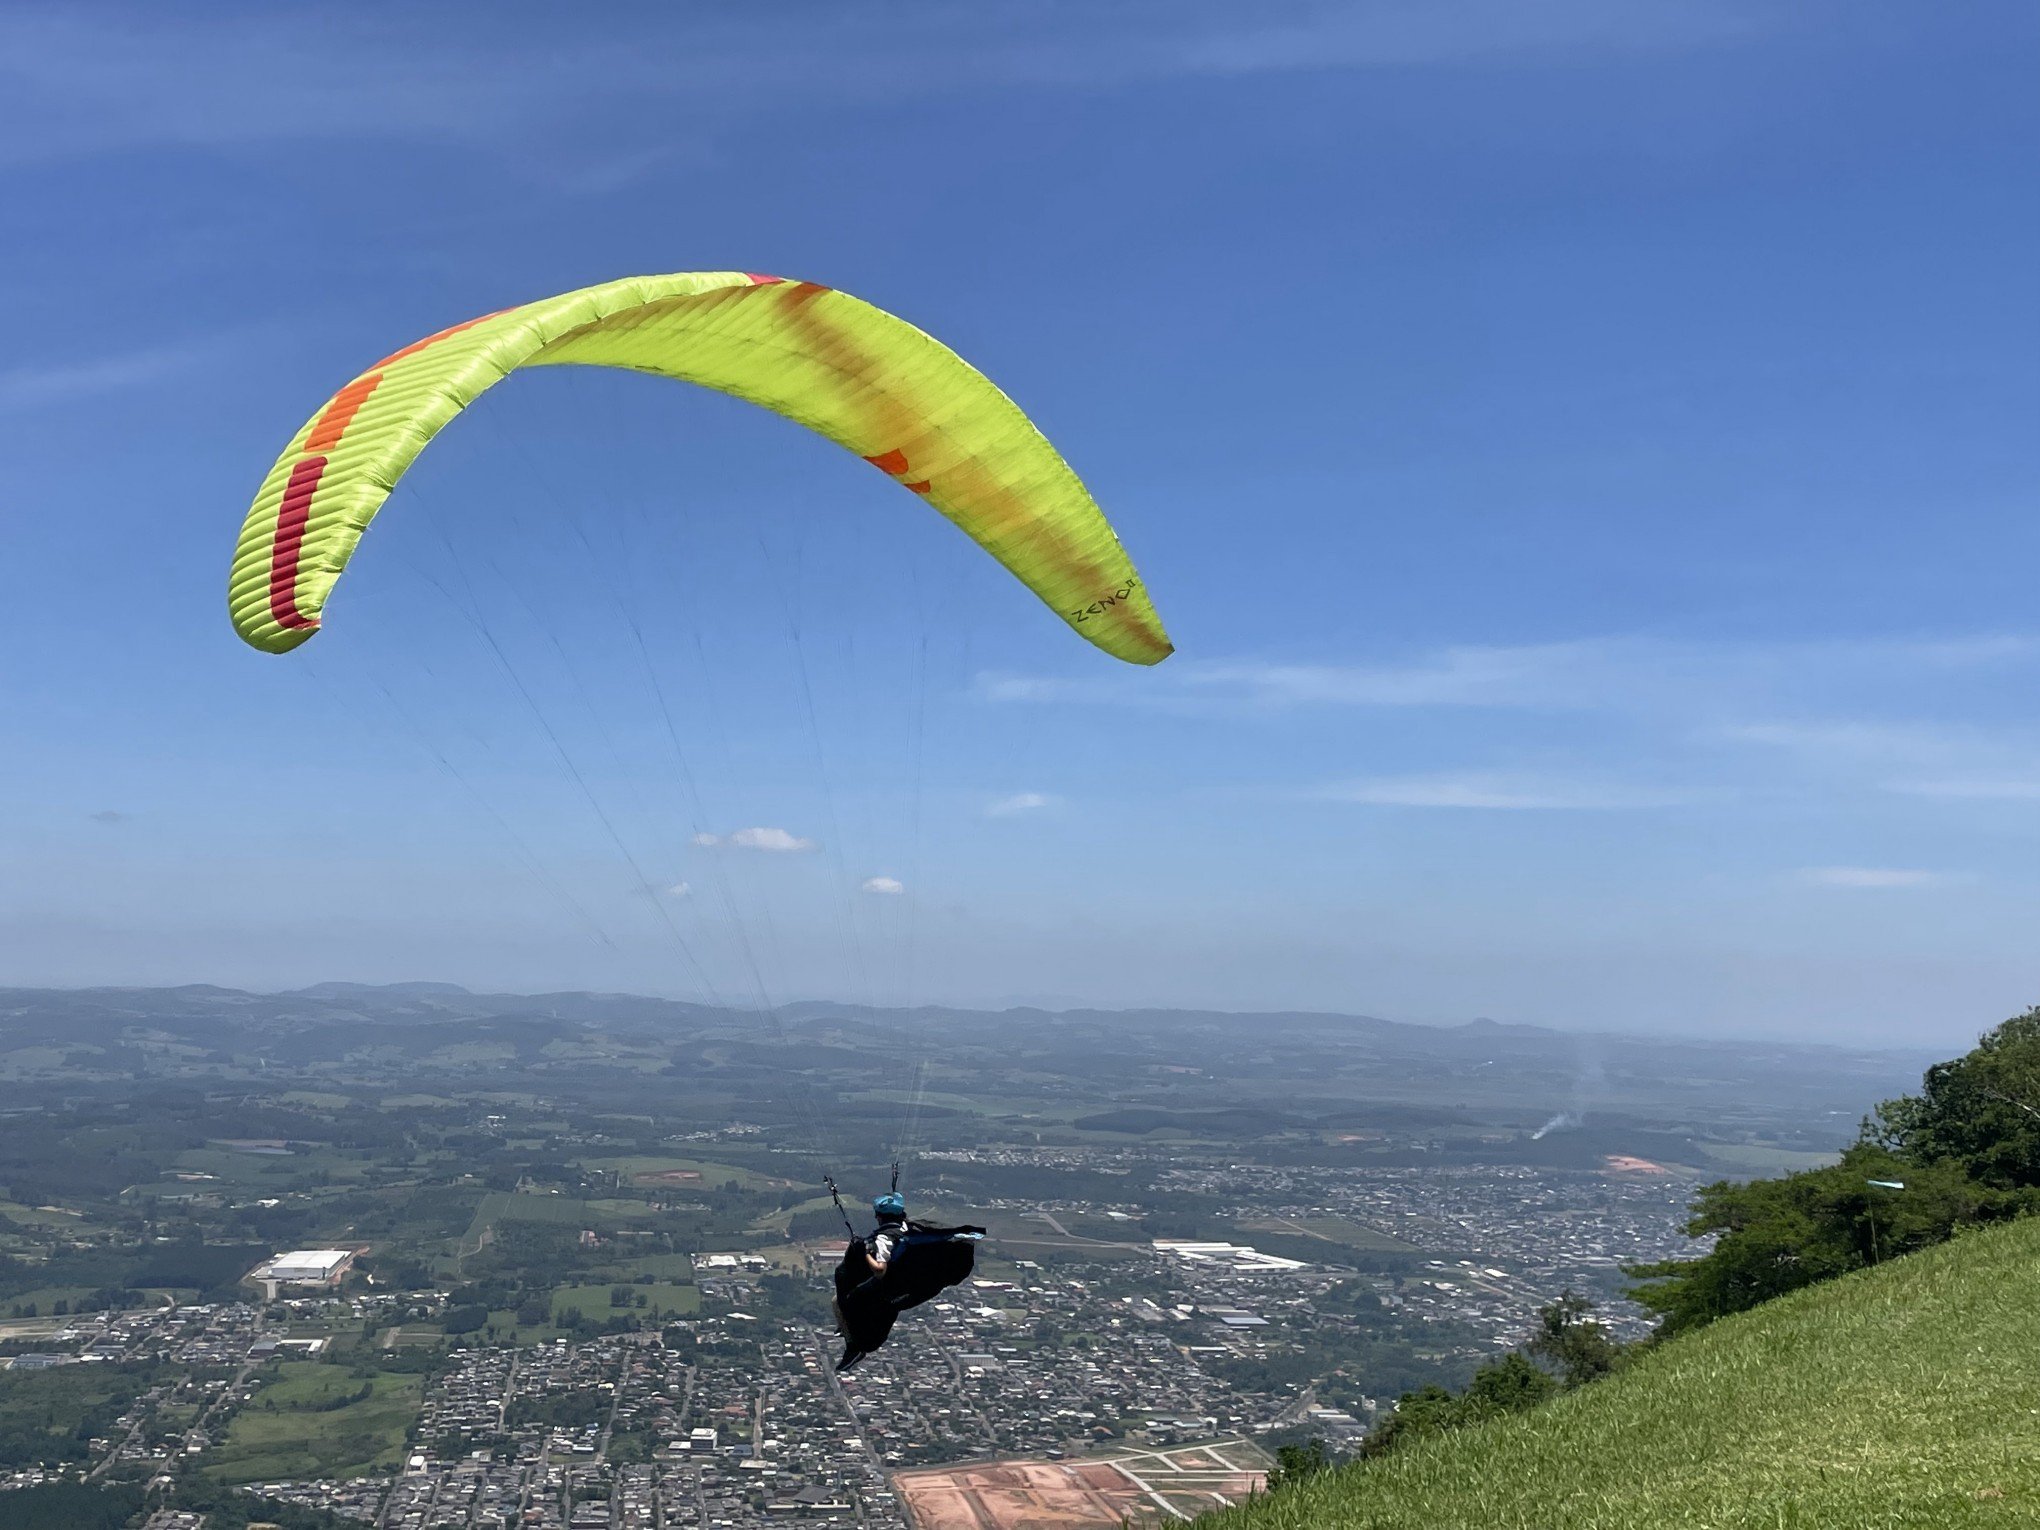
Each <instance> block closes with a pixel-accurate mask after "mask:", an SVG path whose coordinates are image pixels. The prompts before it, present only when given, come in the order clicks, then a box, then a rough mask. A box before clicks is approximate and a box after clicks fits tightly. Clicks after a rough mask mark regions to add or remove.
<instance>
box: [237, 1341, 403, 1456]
mask: <svg viewBox="0 0 2040 1530" xmlns="http://www.w3.org/2000/svg"><path fill="white" fill-rule="evenodd" d="M277 1369H278V1373H279V1375H278V1379H277V1380H275V1381H273V1382H271V1383H270V1384H269V1385H267V1386H265V1387H263V1388H262V1389H261V1390H260V1391H258V1392H257V1393H256V1394H255V1397H254V1399H253V1401H251V1402H250V1403H249V1404H248V1405H247V1406H246V1407H244V1408H243V1409H242V1410H241V1411H240V1412H239V1413H237V1414H236V1415H235V1416H234V1422H233V1425H232V1426H231V1427H230V1428H229V1429H228V1431H227V1437H226V1439H225V1440H224V1441H223V1442H222V1443H221V1444H220V1445H219V1446H218V1448H217V1449H215V1450H213V1451H212V1452H211V1453H210V1454H209V1455H208V1456H207V1458H206V1463H205V1469H206V1473H207V1475H209V1476H211V1477H213V1478H215V1479H216V1480H218V1481H221V1482H259V1481H263V1480H266V1479H270V1478H278V1477H363V1476H367V1475H369V1474H370V1473H373V1472H387V1471H395V1470H396V1469H397V1468H398V1467H400V1466H402V1465H403V1456H404V1431H405V1430H406V1429H407V1428H408V1427H409V1426H410V1423H411V1420H412V1419H413V1418H414V1417H416V1416H417V1412H418V1399H419V1396H420V1394H421V1392H422V1390H423V1384H424V1378H423V1377H420V1376H402V1375H394V1374H391V1373H388V1372H383V1371H377V1372H375V1373H373V1374H372V1375H370V1376H368V1377H367V1378H363V1377H360V1376H356V1375H354V1374H353V1372H352V1370H351V1368H350V1367H347V1366H341V1365H321V1364H320V1363H319V1362H317V1361H316V1360H287V1361H285V1362H284V1363H283V1364H282V1365H280V1366H279V1367H278V1368H277ZM364 1380H366V1382H367V1384H368V1385H369V1387H370V1388H371V1392H372V1395H371V1396H369V1397H366V1398H364V1399H363V1400H361V1401H360V1402H355V1403H349V1404H348V1405H347V1406H345V1407H341V1408H334V1409H332V1410H330V1411H323V1410H322V1409H321V1407H320V1405H321V1404H323V1403H328V1402H330V1401H332V1400H333V1399H335V1398H338V1397H345V1396H348V1395H350V1394H351V1393H353V1392H355V1391H357V1390H359V1389H360V1387H361V1386H362V1385H363V1382H364Z"/></svg>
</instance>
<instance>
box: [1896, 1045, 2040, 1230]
mask: <svg viewBox="0 0 2040 1530" xmlns="http://www.w3.org/2000/svg"><path fill="white" fill-rule="evenodd" d="M1863 1140H1864V1141H1865V1142H1868V1143H1872V1144H1875V1145H1876V1146H1878V1147H1882V1148H1884V1149H1885V1150H1887V1151H1888V1152H1891V1153H1893V1154H1895V1155H1897V1156H1899V1157H1901V1158H1904V1159H1906V1160H1907V1161H1909V1162H1912V1163H1916V1164H1924V1163H1936V1162H1944V1161H1945V1162H1951V1163H1956V1164H1960V1165H1961V1166H1962V1167H1963V1168H1964V1169H1965V1170H1967V1171H1968V1173H1969V1175H1970V1176H1971V1177H1972V1178H1974V1179H1977V1180H1980V1181H1982V1182H1983V1183H1984V1184H1986V1185H1988V1186H1990V1187H1992V1188H1993V1189H1999V1190H2029V1189H2034V1188H2036V1187H2040V1007H2035V1008H2033V1009H2029V1010H2027V1011H2026V1012H2025V1013H2024V1014H2023V1015H2015V1016H2014V1017H2013V1018H2011V1019H2010V1020H2007V1021H2005V1023H2004V1024H2002V1025H2000V1026H1998V1027H1997V1028H1996V1029H1995V1030H1992V1031H1988V1032H1986V1033H1985V1034H1984V1036H1983V1038H1982V1040H1980V1041H1979V1042H1977V1044H1976V1046H1975V1048H1974V1050H1972V1051H1970V1052H1969V1053H1968V1054H1966V1055H1965V1056H1962V1057H1958V1058H1956V1059H1954V1060H1953V1061H1952V1062H1944V1063H1936V1064H1935V1065H1934V1066H1933V1067H1931V1068H1929V1069H1928V1070H1927V1074H1926V1077H1925V1079H1924V1080H1923V1081H1922V1083H1921V1087H1920V1092H1919V1093H1918V1094H1917V1095H1903V1096H1901V1097H1900V1098H1898V1099H1896V1100H1886V1101H1885V1102H1884V1103H1883V1104H1882V1105H1880V1106H1878V1107H1877V1110H1876V1113H1875V1114H1874V1115H1873V1116H1872V1117H1871V1119H1870V1120H1868V1121H1866V1122H1864V1123H1863Z"/></svg>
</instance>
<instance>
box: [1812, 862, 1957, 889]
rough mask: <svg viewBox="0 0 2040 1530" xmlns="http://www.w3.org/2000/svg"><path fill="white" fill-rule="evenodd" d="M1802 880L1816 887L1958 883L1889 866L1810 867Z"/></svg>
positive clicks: (1946, 877)
mask: <svg viewBox="0 0 2040 1530" xmlns="http://www.w3.org/2000/svg"><path fill="white" fill-rule="evenodd" d="M1799 880H1800V881H1802V882H1806V883H1809V884H1811V885H1812V886H1815V887H1856V888H1888V887H1943V886H1946V885H1947V884H1948V883H1949V882H1952V881H1954V880H1956V879H1955V878H1953V877H1951V876H1949V875H1948V874H1947V873H1946V872H1943V871H1916V870H1907V869H1903V868H1899V867H1890V866H1808V867H1806V868H1805V869H1804V870H1802V871H1801V872H1800V873H1799Z"/></svg>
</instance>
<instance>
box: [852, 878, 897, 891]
mask: <svg viewBox="0 0 2040 1530" xmlns="http://www.w3.org/2000/svg"><path fill="white" fill-rule="evenodd" d="M863 890H864V891H865V892H868V893H903V892H905V891H906V890H907V884H906V883H904V882H902V881H900V880H899V878H897V877H866V878H865V879H864V889H863Z"/></svg>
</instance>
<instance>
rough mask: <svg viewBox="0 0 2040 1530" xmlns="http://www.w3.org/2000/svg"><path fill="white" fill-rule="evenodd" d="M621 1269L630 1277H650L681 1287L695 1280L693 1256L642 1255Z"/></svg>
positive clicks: (628, 1261)
mask: <svg viewBox="0 0 2040 1530" xmlns="http://www.w3.org/2000/svg"><path fill="white" fill-rule="evenodd" d="M621 1267H622V1268H623V1269H624V1270H626V1271H628V1272H629V1274H630V1275H650V1276H652V1277H654V1278H655V1279H658V1280H670V1281H674V1282H676V1283H677V1284H680V1285H687V1284H690V1283H691V1282H692V1281H693V1279H694V1257H693V1256H692V1255H691V1254H641V1255H639V1256H638V1257H637V1258H635V1259H626V1260H624V1261H623V1264H622V1266H621ZM626 1278H628V1277H626Z"/></svg>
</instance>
